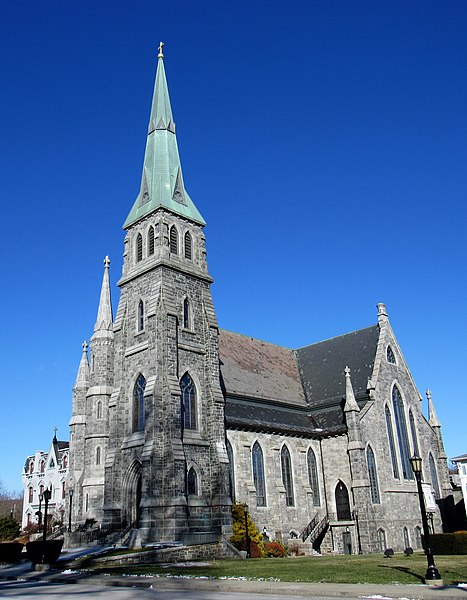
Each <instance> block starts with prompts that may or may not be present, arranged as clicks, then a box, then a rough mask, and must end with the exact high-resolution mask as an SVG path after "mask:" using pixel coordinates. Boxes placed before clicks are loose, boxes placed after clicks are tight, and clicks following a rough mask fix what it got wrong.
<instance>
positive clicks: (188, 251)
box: [185, 231, 192, 260]
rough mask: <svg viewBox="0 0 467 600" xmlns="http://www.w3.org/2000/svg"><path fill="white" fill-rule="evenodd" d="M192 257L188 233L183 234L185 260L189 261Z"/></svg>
mask: <svg viewBox="0 0 467 600" xmlns="http://www.w3.org/2000/svg"><path fill="white" fill-rule="evenodd" d="M191 257H192V240H191V234H190V232H189V231H187V232H186V233H185V258H188V260H191Z"/></svg>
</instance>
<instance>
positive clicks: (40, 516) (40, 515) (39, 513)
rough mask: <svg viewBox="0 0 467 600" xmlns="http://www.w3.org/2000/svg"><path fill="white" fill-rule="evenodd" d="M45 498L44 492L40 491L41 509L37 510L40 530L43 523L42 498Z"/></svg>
mask: <svg viewBox="0 0 467 600" xmlns="http://www.w3.org/2000/svg"><path fill="white" fill-rule="evenodd" d="M43 499H44V494H42V493H40V494H39V510H38V511H37V520H38V522H37V527H38V531H40V530H41V525H42V510H41V509H42V500H43Z"/></svg>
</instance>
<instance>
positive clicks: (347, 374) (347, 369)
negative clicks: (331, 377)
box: [344, 367, 350, 377]
mask: <svg viewBox="0 0 467 600" xmlns="http://www.w3.org/2000/svg"><path fill="white" fill-rule="evenodd" d="M344 373H345V376H346V377H350V369H349V367H345V369H344Z"/></svg>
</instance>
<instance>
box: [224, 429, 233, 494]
mask: <svg viewBox="0 0 467 600" xmlns="http://www.w3.org/2000/svg"><path fill="white" fill-rule="evenodd" d="M225 446H226V449H227V456H228V457H229V486H230V497H231V498H232V500H235V465H234V456H233V450H232V445H231V443H230V442H229V440H226V442H225Z"/></svg>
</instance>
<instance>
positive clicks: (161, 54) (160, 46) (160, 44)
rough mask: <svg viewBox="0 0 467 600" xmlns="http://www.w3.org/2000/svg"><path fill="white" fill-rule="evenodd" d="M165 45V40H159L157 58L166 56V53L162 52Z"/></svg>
mask: <svg viewBox="0 0 467 600" xmlns="http://www.w3.org/2000/svg"><path fill="white" fill-rule="evenodd" d="M163 46H164V42H159V54H158V55H157V58H164V55H163V53H162V47H163Z"/></svg>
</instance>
